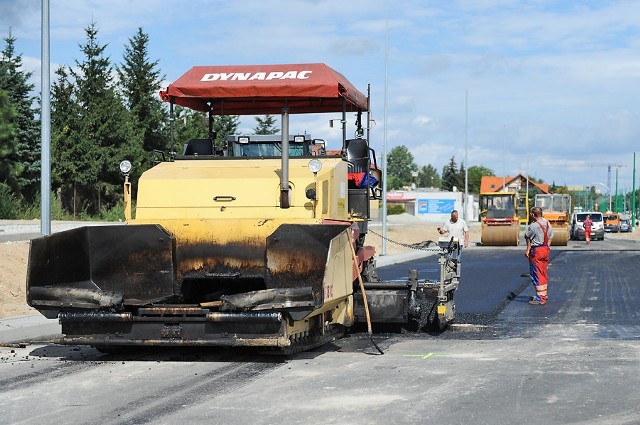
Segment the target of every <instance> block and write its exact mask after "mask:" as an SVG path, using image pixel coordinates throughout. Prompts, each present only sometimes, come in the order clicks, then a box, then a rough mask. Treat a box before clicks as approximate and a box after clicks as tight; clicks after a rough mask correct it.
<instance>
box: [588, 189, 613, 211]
mask: <svg viewBox="0 0 640 425" xmlns="http://www.w3.org/2000/svg"><path fill="white" fill-rule="evenodd" d="M591 183H593V184H599V185H601V186H602V187H604V188H605V189H607V192H608V193H609V211H611V189H609V186H607V185H606V184H604V183H600V182H591Z"/></svg>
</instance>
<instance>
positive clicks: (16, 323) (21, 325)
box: [0, 315, 62, 344]
mask: <svg viewBox="0 0 640 425" xmlns="http://www.w3.org/2000/svg"><path fill="white" fill-rule="evenodd" d="M61 334H62V327H61V326H60V324H59V323H58V319H47V318H46V317H44V316H41V315H33V316H20V317H9V318H6V319H0V344H12V343H20V342H31V341H46V340H49V339H51V338H55V337H58V336H60V335H61Z"/></svg>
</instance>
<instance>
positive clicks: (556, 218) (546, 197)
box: [535, 193, 571, 246]
mask: <svg viewBox="0 0 640 425" xmlns="http://www.w3.org/2000/svg"><path fill="white" fill-rule="evenodd" d="M535 206H536V207H540V208H541V209H542V216H543V217H544V218H545V219H547V220H548V221H549V223H550V224H551V226H552V227H553V238H552V239H551V245H552V246H567V243H568V241H569V212H570V211H571V196H570V195H568V194H566V193H553V194H551V193H549V194H537V195H536V196H535Z"/></svg>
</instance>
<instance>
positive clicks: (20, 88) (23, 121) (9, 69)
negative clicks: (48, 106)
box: [0, 34, 40, 202]
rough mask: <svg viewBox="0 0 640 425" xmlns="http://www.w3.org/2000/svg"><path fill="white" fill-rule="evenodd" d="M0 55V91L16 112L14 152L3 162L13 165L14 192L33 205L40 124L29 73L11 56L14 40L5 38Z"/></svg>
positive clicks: (37, 186)
mask: <svg viewBox="0 0 640 425" xmlns="http://www.w3.org/2000/svg"><path fill="white" fill-rule="evenodd" d="M4 41H5V42H6V45H5V48H4V50H3V51H2V52H1V53H0V90H4V91H5V92H6V93H7V95H8V96H9V100H10V102H11V104H12V105H13V108H14V109H15V111H16V113H17V117H16V120H17V129H16V138H17V145H16V147H15V151H14V152H13V154H12V155H10V156H9V158H8V159H7V160H8V161H11V162H13V170H14V173H15V186H14V188H13V189H14V190H15V191H16V192H17V193H19V194H21V195H22V196H23V197H24V200H25V201H27V202H33V201H34V200H35V198H37V196H38V193H39V190H40V122H39V120H38V119H36V111H35V107H36V101H37V100H38V99H37V97H35V96H33V95H32V94H31V93H32V91H33V88H34V85H33V84H29V82H28V81H29V78H31V74H32V73H31V72H24V71H23V70H22V55H16V53H15V41H16V38H15V37H13V36H11V34H9V36H8V37H7V38H5V39H4Z"/></svg>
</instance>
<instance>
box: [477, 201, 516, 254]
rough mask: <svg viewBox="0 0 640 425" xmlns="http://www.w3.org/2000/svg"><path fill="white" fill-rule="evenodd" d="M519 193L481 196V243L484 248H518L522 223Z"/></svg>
mask: <svg viewBox="0 0 640 425" xmlns="http://www.w3.org/2000/svg"><path fill="white" fill-rule="evenodd" d="M517 196H518V194H517V193H514V192H491V193H481V194H480V221H481V223H482V229H481V230H482V233H481V236H480V237H481V243H482V245H483V246H517V245H518V241H519V237H520V223H519V220H518V214H517V210H516V205H517V204H516V201H517Z"/></svg>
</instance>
